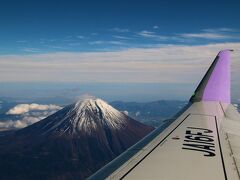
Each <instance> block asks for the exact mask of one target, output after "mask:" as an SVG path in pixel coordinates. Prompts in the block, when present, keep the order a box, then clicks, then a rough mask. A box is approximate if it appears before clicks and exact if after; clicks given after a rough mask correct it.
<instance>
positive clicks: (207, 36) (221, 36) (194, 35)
mask: <svg viewBox="0 0 240 180" xmlns="http://www.w3.org/2000/svg"><path fill="white" fill-rule="evenodd" d="M180 36H181V37H184V38H202V39H229V38H232V36H230V35H225V34H221V33H186V34H181V35H180Z"/></svg>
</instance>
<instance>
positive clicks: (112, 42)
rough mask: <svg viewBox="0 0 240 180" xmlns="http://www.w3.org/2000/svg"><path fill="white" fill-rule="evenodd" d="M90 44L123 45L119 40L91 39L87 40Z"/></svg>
mask: <svg viewBox="0 0 240 180" xmlns="http://www.w3.org/2000/svg"><path fill="white" fill-rule="evenodd" d="M89 44H90V45H102V44H112V45H123V44H124V43H123V42H121V41H92V42H89Z"/></svg>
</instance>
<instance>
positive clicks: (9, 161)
mask: <svg viewBox="0 0 240 180" xmlns="http://www.w3.org/2000/svg"><path fill="white" fill-rule="evenodd" d="M153 129H154V128H152V127H150V126H147V125H144V124H141V123H140V122H138V121H136V120H133V119H132V118H130V117H128V116H127V115H126V114H124V113H122V112H120V111H118V110H116V109H114V108H113V107H111V106H110V105H108V104H107V103H106V102H104V101H103V100H101V99H85V100H80V101H78V102H76V103H75V104H71V105H69V106H66V107H65V108H63V109H61V110H60V111H58V112H56V113H55V114H53V115H51V116H49V117H47V118H45V119H43V120H41V121H39V122H37V123H35V124H33V125H31V126H28V127H26V128H24V129H21V130H18V131H15V132H13V133H12V134H9V133H8V134H7V135H6V136H1V137H0V149H1V151H0V159H1V161H0V169H1V173H0V179H35V180H36V179H74V180H75V179H85V178H86V177H88V176H90V175H91V174H92V173H94V172H95V171H97V170H98V169H99V168H101V167H102V166H104V165H105V164H106V163H108V162H109V161H111V160H112V159H114V158H115V157H116V156H118V155H119V154H121V153H122V152H123V151H125V150H126V149H127V148H129V147H130V146H132V145H133V144H135V143H136V142H137V141H139V140H140V139H141V138H143V137H144V136H146V135H147V134H148V133H149V132H151V131H152V130H153Z"/></svg>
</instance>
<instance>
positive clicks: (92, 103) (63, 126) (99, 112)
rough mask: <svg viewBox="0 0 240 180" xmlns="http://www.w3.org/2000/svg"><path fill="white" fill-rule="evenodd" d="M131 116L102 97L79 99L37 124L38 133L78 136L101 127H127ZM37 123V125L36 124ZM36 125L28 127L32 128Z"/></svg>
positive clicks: (91, 132)
mask: <svg viewBox="0 0 240 180" xmlns="http://www.w3.org/2000/svg"><path fill="white" fill-rule="evenodd" d="M128 119H129V117H128V116H127V115H126V114H124V113H122V112H120V111H118V110H116V109H115V108H113V107H112V106H110V105H109V104H107V103H106V102H105V101H103V100H101V99H93V98H90V99H89V98H88V99H84V100H79V101H78V102H76V103H74V104H72V105H69V106H67V107H65V108H63V109H62V110H60V111H58V112H57V113H55V114H53V115H51V116H49V117H47V118H46V119H44V120H42V121H41V122H39V124H36V125H38V126H41V128H37V131H36V130H34V131H35V133H36V132H37V133H38V135H49V134H54V135H58V136H68V135H73V136H78V135H80V134H94V133H96V131H99V130H100V129H101V130H102V129H112V130H114V129H118V130H120V129H121V128H125V127H126V126H127V124H128ZM36 125H35V126H36ZM33 127H34V126H32V127H29V128H26V130H31V129H32V128H33Z"/></svg>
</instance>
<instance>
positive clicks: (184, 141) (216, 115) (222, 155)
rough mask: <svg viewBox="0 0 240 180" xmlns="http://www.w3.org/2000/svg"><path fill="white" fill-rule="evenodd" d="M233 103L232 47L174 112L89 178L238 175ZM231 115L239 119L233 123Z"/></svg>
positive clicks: (185, 179) (183, 178) (184, 179)
mask: <svg viewBox="0 0 240 180" xmlns="http://www.w3.org/2000/svg"><path fill="white" fill-rule="evenodd" d="M230 107H231V108H230ZM229 109H231V111H234V112H235V113H237V112H236V110H235V109H234V108H233V107H232V106H231V105H230V50H224V51H221V52H219V54H218V55H217V57H216V58H215V60H214V62H213V63H212V65H211V67H210V68H209V70H208V71H207V73H206V74H205V76H204V78H203V79H202V81H201V82H200V84H199V86H198V87H197V89H196V91H195V93H194V95H193V96H192V97H191V99H190V101H189V104H188V105H187V106H186V107H185V108H184V109H183V110H182V111H181V112H180V113H178V114H177V115H176V116H175V118H173V119H171V120H169V121H168V122H167V123H165V124H164V125H162V126H160V127H159V128H157V129H156V130H155V131H153V132H152V133H150V134H149V135H148V136H147V137H145V138H144V139H142V140H141V141H140V142H138V143H137V144H135V145H134V146H132V147H131V148H129V149H128V150H127V151H125V152H124V153H123V154H122V155H120V156H119V157H118V158H116V159H115V160H113V161H112V162H110V163H109V164H107V165H106V166H105V167H103V168H102V169H100V170H99V171H97V172H96V173H95V174H94V175H92V176H91V177H90V178H89V179H163V180H171V179H179V180H188V179H189V180H190V179H191V180H192V179H199V180H200V179H217V180H221V179H223V180H226V179H231V180H234V179H239V172H238V164H237V163H238V160H236V157H235V156H234V155H233V151H236V152H238V150H233V149H234V148H233V147H234V143H231V142H230V141H229V136H230V135H231V137H232V134H234V133H233V132H232V131H231V127H232V126H233V125H232V124H234V123H235V122H237V120H236V116H234V118H233V117H231V114H232V112H231V113H229ZM228 114H230V115H228ZM229 119H230V120H229ZM231 119H235V120H236V121H234V123H232V124H231V123H230V124H229V122H232V121H231ZM237 123H238V122H237ZM222 124H224V126H223V127H222ZM234 126H236V125H235V124H234ZM229 129H230V130H229ZM239 129H240V124H239ZM237 133H238V131H237ZM235 135H236V133H235ZM238 135H239V136H240V133H239V134H238ZM234 138H235V140H236V138H238V137H234ZM235 145H236V143H235ZM239 152H240V148H239ZM239 163H240V161H239Z"/></svg>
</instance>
